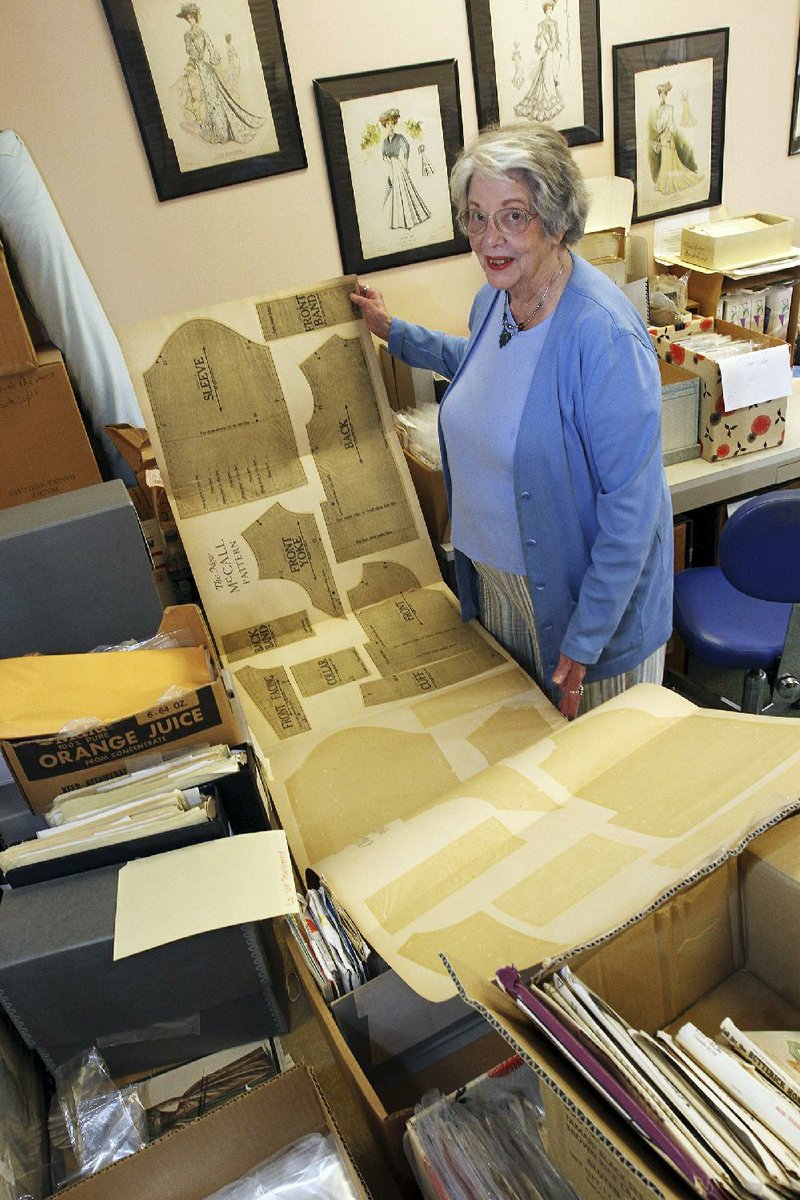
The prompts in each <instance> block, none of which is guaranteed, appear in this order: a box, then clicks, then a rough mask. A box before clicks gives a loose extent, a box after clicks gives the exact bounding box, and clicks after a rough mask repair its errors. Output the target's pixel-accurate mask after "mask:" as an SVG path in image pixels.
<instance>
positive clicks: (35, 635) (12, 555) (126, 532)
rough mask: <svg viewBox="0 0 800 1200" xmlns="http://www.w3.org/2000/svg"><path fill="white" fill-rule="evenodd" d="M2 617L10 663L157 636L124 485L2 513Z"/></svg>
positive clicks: (0, 629) (144, 555)
mask: <svg viewBox="0 0 800 1200" xmlns="http://www.w3.org/2000/svg"><path fill="white" fill-rule="evenodd" d="M0 423H1V422H0ZM0 611H2V614H3V620H2V621H0V657H3V658H18V657H19V656H21V655H23V654H32V653H33V654H36V653H39V654H82V653H84V652H85V651H88V650H93V649H94V647H95V646H101V645H112V646H113V645H117V644H118V643H119V642H122V641H125V640H127V639H129V638H137V639H141V638H146V637H150V636H151V635H152V634H153V633H154V632H155V630H156V629H157V627H158V622H159V621H160V620H161V617H162V615H163V605H162V603H161V600H160V597H159V594H158V590H157V587H156V584H155V582H154V579H153V573H152V563H151V560H150V555H149V553H148V550H147V545H146V543H145V540H144V537H143V535H142V529H141V525H140V524H139V519H138V517H137V515H136V511H135V509H134V507H133V505H132V504H131V501H130V497H129V496H128V492H127V490H126V488H125V485H124V484H123V483H122V481H121V480H119V479H113V480H110V481H109V482H108V483H98V484H96V485H95V486H94V487H88V488H81V489H80V491H75V492H70V493H69V494H68V495H65V496H58V497H50V498H48V499H47V500H36V501H35V502H34V503H32V504H25V505H19V506H18V507H17V508H9V509H0Z"/></svg>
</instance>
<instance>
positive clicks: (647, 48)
mask: <svg viewBox="0 0 800 1200" xmlns="http://www.w3.org/2000/svg"><path fill="white" fill-rule="evenodd" d="M728 39H729V30H728V29H727V28H722V29H708V30H703V31H701V32H697V33H685V34H677V35H675V36H674V37H666V38H651V39H650V40H649V41H645V42H628V43H626V44H624V45H620V46H613V47H612V60H613V83H614V170H615V172H616V174H617V175H622V176H625V177H626V178H628V179H631V180H632V181H633V185H634V202H633V220H634V221H651V220H654V219H656V218H658V217H665V216H669V215H671V214H673V213H680V212H688V211H690V210H691V209H694V208H709V207H713V206H714V205H717V204H720V203H721V201H722V168H723V161H724V153H725V96H726V89H727V72H728ZM682 68H686V70H682ZM637 81H638V82H637ZM673 82H674V88H675V99H674V100H673V99H672V98H671V97H670V95H669V91H670V90H672V89H673ZM683 83H688V84H689V86H688V87H685V88H684V87H683ZM637 87H638V90H639V93H640V99H641V98H642V96H643V93H644V92H645V90H646V91H647V93H648V101H647V102H648V103H649V104H650V107H649V108H648V110H647V112H646V113H645V110H644V103H641V104H640V111H639V112H638V113H637V109H636V93H637ZM667 88H668V89H669V90H666V89H667ZM678 89H680V91H679V90H678ZM650 93H652V102H650V99H649V95H650ZM684 93H685V94H684ZM693 94H694V95H695V97H696V96H697V95H699V97H700V99H699V103H700V106H701V107H700V108H698V114H699V116H695V115H694V113H693V111H692V104H693V103H694V104H697V103H698V100H697V99H696V98H695V99H694V100H693V99H692V95H693ZM679 102H680V106H681V110H682V111H681V115H680V116H679V117H678V118H677V120H676V119H675V108H676V105H677V104H678V103H679ZM684 102H685V103H686V105H687V108H686V110H685V113H686V116H687V121H686V123H685V124H684V108H683V106H684ZM704 102H705V103H704ZM709 107H710V111H709ZM666 108H671V109H672V115H671V116H669V117H667V116H666V114H665V109H666ZM658 113H663V114H665V115H661V116H659V115H657V114H658ZM689 121H691V122H693V125H694V127H697V128H699V130H700V132H699V133H698V135H697V136H696V144H693V141H692V136H691V132H690V131H691V129H692V126H691V125H690V124H689ZM659 130H660V132H658V131H659ZM662 147H663V149H662ZM670 163H672V164H674V167H675V170H669V169H668V167H669V164H670ZM692 163H693V164H694V168H695V169H692ZM643 165H644V166H645V167H646V169H645V170H644V172H643V171H642V167H643ZM706 171H707V179H706ZM691 175H694V176H696V177H697V178H696V181H695V182H694V183H691V182H689V179H690V176H691ZM670 189H674V190H670Z"/></svg>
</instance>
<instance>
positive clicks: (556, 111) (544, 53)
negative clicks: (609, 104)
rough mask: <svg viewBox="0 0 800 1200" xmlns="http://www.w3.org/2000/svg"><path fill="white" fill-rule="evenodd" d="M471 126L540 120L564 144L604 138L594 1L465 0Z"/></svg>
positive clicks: (596, 2)
mask: <svg viewBox="0 0 800 1200" xmlns="http://www.w3.org/2000/svg"><path fill="white" fill-rule="evenodd" d="M466 5H467V23H468V26H469V40H470V49H471V52H472V73H473V76H474V80H475V102H476V106H477V109H478V125H479V127H480V128H481V129H483V128H484V127H485V126H486V125H490V124H493V123H496V122H499V123H500V124H501V125H505V124H509V123H511V122H513V121H519V120H520V119H522V120H525V119H526V118H527V119H529V120H535V121H543V122H544V123H546V124H548V125H554V126H555V127H556V129H559V130H560V131H561V133H563V135H564V137H565V138H566V139H567V142H568V143H569V144H570V146H582V145H586V144H587V143H590V142H602V140H603V88H602V66H601V57H600V4H599V0H541V10H542V11H541V14H539V15H538V16H537V18H536V20H535V21H534V22H533V23H532V22H531V16H530V12H529V4H528V3H527V2H526V0H466Z"/></svg>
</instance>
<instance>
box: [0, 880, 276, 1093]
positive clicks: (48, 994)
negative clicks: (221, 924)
mask: <svg viewBox="0 0 800 1200" xmlns="http://www.w3.org/2000/svg"><path fill="white" fill-rule="evenodd" d="M120 869H121V868H119V867H105V868H103V869H102V870H99V871H89V872H86V873H85V874H82V875H73V876H69V877H66V878H64V879H53V880H49V881H48V882H46V883H35V884H31V885H30V886H29V887H23V888H18V889H15V890H13V891H9V892H6V893H5V894H4V896H3V902H2V904H0V1004H2V1006H3V1008H4V1009H5V1010H6V1012H7V1013H8V1014H9V1016H10V1018H11V1020H12V1021H13V1023H14V1025H15V1026H16V1028H17V1030H18V1032H19V1033H20V1035H21V1037H22V1038H23V1040H24V1041H25V1043H26V1045H28V1046H29V1047H30V1048H31V1049H32V1050H35V1051H36V1052H37V1054H39V1056H40V1057H41V1059H42V1061H43V1062H44V1064H45V1066H46V1067H47V1068H48V1070H50V1071H53V1070H54V1069H55V1067H56V1066H58V1065H59V1064H61V1063H64V1062H66V1061H67V1060H68V1059H70V1058H72V1057H73V1056H74V1055H76V1054H80V1053H81V1052H82V1051H84V1050H86V1049H87V1048H89V1047H90V1046H92V1045H97V1047H98V1049H99V1050H100V1051H101V1053H102V1055H103V1057H104V1058H105V1059H106V1062H107V1063H108V1067H109V1070H110V1072H111V1074H112V1075H113V1076H115V1077H117V1078H119V1077H124V1076H128V1075H133V1074H137V1073H140V1072H143V1071H149V1070H153V1069H156V1068H162V1067H163V1066H164V1065H165V1064H168V1063H179V1062H186V1061H187V1060H189V1059H193V1058H199V1057H201V1056H202V1055H204V1054H211V1053H213V1052H214V1051H215V1050H223V1049H225V1048H226V1047H228V1046H235V1045H239V1044H240V1043H243V1042H247V1041H255V1040H257V1039H260V1038H263V1037H271V1036H272V1035H273V1034H276V1033H285V1032H286V1030H287V1028H288V1026H287V1017H286V1013H287V1004H286V993H285V984H284V970H283V961H282V958H281V956H280V952H279V950H278V948H277V944H276V943H275V937H274V932H273V929H272V925H271V923H270V922H254V921H251V922H248V923H247V924H244V925H233V926H229V927H227V928H224V929H210V930H207V931H205V932H203V933H199V934H194V935H193V936H191V937H185V938H181V939H180V940H179V941H176V942H170V943H169V944H167V945H164V946H156V947H155V948H153V949H151V950H146V951H143V952H142V953H139V954H134V955H132V956H130V957H127V958H121V959H118V960H117V961H114V959H113V950H114V923H115V917H116V906H117V876H118V874H119V871H120ZM189 900H190V898H187V902H189Z"/></svg>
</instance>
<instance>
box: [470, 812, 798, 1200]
mask: <svg viewBox="0 0 800 1200" xmlns="http://www.w3.org/2000/svg"><path fill="white" fill-rule="evenodd" d="M798 921H800V817H798V816H794V817H790V818H788V819H786V820H785V821H783V822H781V823H779V824H776V825H774V826H773V827H772V828H771V829H769V830H768V831H767V832H766V833H764V834H762V835H761V836H760V837H758V838H756V839H755V840H753V841H751V842H750V843H749V844H748V846H747V847H746V848H745V850H744V851H743V852H742V853H741V854H740V855H739V856H738V857H737V858H733V859H729V860H727V861H726V862H724V863H723V864H722V865H721V866H719V867H718V868H717V869H716V870H714V871H712V872H711V873H710V874H708V875H706V876H704V877H702V878H701V879H700V880H699V881H698V882H696V883H695V884H694V885H693V886H691V887H688V888H686V889H684V890H682V891H679V892H678V893H677V894H676V895H673V896H672V897H671V898H669V899H667V900H666V901H665V902H664V903H662V904H661V905H660V906H658V907H657V908H656V909H655V910H654V911H653V912H651V913H650V914H649V915H647V916H645V917H644V918H643V919H641V920H639V921H637V922H636V923H632V924H631V925H630V926H629V927H627V928H626V929H624V930H623V931H622V932H621V933H619V934H617V936H615V937H613V938H612V939H610V940H609V941H607V942H605V943H604V944H602V945H601V946H599V947H597V948H596V949H594V950H589V951H586V952H584V953H583V954H582V955H577V956H576V957H575V958H574V959H573V960H572V961H571V963H570V965H571V966H572V968H573V970H574V971H575V972H576V973H577V975H578V976H579V977H580V978H581V979H583V980H584V981H585V982H586V983H587V984H588V985H589V986H590V987H592V988H593V989H594V990H595V991H597V992H598V993H599V994H600V995H601V996H602V997H603V998H604V999H605V1000H606V1001H607V1002H608V1003H609V1004H611V1005H612V1007H614V1008H615V1009H616V1010H617V1011H618V1012H619V1013H620V1014H621V1015H622V1016H623V1018H624V1019H625V1020H626V1021H627V1023H628V1024H629V1025H631V1026H632V1027H634V1028H636V1029H645V1030H647V1031H648V1032H650V1033H653V1032H654V1031H655V1030H656V1029H667V1030H669V1031H670V1032H674V1031H675V1029H676V1028H678V1027H679V1026H680V1025H681V1024H683V1023H684V1022H685V1021H687V1020H689V1021H692V1022H694V1024H696V1025H697V1026H698V1027H699V1028H700V1029H702V1030H703V1032H705V1033H706V1034H707V1035H708V1036H710V1037H713V1036H714V1035H715V1033H716V1032H717V1031H718V1027H719V1023H720V1021H721V1020H722V1019H723V1017H725V1016H729V1017H730V1018H731V1019H732V1020H733V1022H734V1023H735V1024H736V1025H737V1026H738V1027H739V1028H740V1029H797V1028H800V1024H798V1022H800V946H798V944H797V939H796V936H795V930H796V928H797V924H798ZM456 969H457V970H458V973H459V976H461V975H462V971H461V970H460V969H459V968H458V966H456ZM463 975H464V978H463V979H462V983H463V985H464V987H465V988H466V990H467V993H468V995H469V996H470V998H471V1002H472V1003H473V1004H474V1005H475V1007H476V1008H477V1009H478V1011H479V1012H481V1013H482V1014H483V1015H484V1016H485V1017H486V1019H487V1020H489V1021H490V1022H491V1023H492V1024H493V1025H494V1026H495V1028H497V1029H498V1030H499V1031H501V1032H502V1033H503V1035H504V1036H505V1037H506V1039H507V1040H508V1042H509V1044H510V1045H511V1046H512V1047H513V1048H514V1050H515V1051H516V1052H517V1053H519V1054H520V1055H521V1056H522V1058H523V1059H524V1060H525V1061H526V1062H527V1063H528V1064H529V1065H530V1066H532V1067H533V1069H534V1070H535V1071H536V1072H537V1073H538V1074H539V1076H540V1078H541V1080H542V1084H543V1086H542V1099H543V1103H544V1108H545V1126H544V1133H545V1139H546V1144H547V1148H548V1151H549V1153H550V1156H551V1157H552V1159H553V1161H554V1162H555V1164H556V1166H557V1167H558V1168H559V1169H560V1170H561V1171H562V1172H563V1173H564V1175H565V1176H566V1177H567V1179H568V1180H569V1182H570V1183H571V1184H572V1186H573V1187H574V1188H575V1190H576V1191H577V1192H578V1194H579V1195H580V1196H581V1197H582V1200H617V1198H618V1197H620V1196H625V1197H637V1198H639V1197H641V1198H642V1200H643V1198H644V1197H645V1196H652V1194H653V1190H654V1189H655V1192H656V1194H657V1195H659V1196H662V1197H664V1198H665V1200H687V1198H688V1197H690V1196H693V1195H694V1194H695V1193H694V1192H692V1191H691V1190H690V1188H689V1187H688V1185H686V1184H685V1183H684V1182H683V1181H682V1179H681V1178H680V1177H679V1176H678V1175H677V1174H675V1173H674V1172H673V1171H672V1170H671V1168H670V1167H668V1165H667V1164H666V1163H664V1162H663V1160H662V1159H660V1158H659V1157H658V1156H657V1155H656V1154H655V1153H654V1152H652V1151H650V1149H649V1148H648V1147H647V1145H646V1144H645V1143H644V1142H643V1141H641V1140H640V1139H639V1138H638V1136H637V1135H636V1134H635V1133H634V1132H633V1130H632V1129H631V1128H630V1127H629V1126H627V1125H626V1124H625V1123H624V1122H623V1121H622V1120H621V1119H619V1118H618V1117H616V1116H615V1114H614V1113H613V1111H612V1109H611V1108H610V1106H609V1105H608V1104H607V1103H606V1102H605V1101H604V1100H602V1098H601V1097H600V1096H599V1095H598V1094H597V1093H596V1092H594V1091H593V1089H591V1088H589V1086H588V1085H587V1084H585V1083H584V1082H583V1081H582V1080H581V1079H580V1077H579V1076H578V1074H577V1072H575V1071H574V1070H573V1069H572V1068H571V1067H570V1066H569V1064H568V1063H567V1061H566V1060H565V1059H562V1057H561V1056H560V1055H559V1054H558V1053H557V1052H556V1051H555V1050H554V1048H553V1047H551V1046H550V1044H549V1043H547V1042H545V1041H544V1040H543V1039H542V1038H541V1037H540V1036H539V1035H538V1034H537V1033H536V1031H535V1030H534V1026H533V1025H532V1024H531V1023H530V1022H528V1021H527V1020H526V1019H525V1018H524V1016H523V1014H522V1013H520V1012H519V1010H518V1009H517V1008H516V1006H515V1005H514V1004H513V1002H512V1001H511V1000H510V999H509V998H508V997H506V996H504V995H503V994H502V993H500V992H499V989H497V988H496V987H493V985H491V984H489V983H487V982H485V981H483V980H480V979H479V978H478V977H477V976H475V975H474V974H470V973H469V972H466V971H464V972H463Z"/></svg>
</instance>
